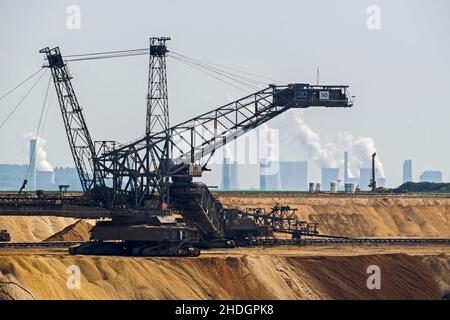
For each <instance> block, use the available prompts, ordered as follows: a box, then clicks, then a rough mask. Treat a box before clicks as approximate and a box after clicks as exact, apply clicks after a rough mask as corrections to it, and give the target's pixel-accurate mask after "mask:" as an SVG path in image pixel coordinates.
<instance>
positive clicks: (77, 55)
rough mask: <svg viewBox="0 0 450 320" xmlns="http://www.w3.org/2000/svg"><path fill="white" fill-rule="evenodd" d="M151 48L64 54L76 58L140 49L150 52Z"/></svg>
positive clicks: (66, 56)
mask: <svg viewBox="0 0 450 320" xmlns="http://www.w3.org/2000/svg"><path fill="white" fill-rule="evenodd" d="M149 50H150V49H149V48H142V49H128V50H116V51H104V52H92V53H80V54H70V55H65V56H63V58H75V57H85V56H97V55H108V54H117V53H131V52H139V51H147V53H148V51H149Z"/></svg>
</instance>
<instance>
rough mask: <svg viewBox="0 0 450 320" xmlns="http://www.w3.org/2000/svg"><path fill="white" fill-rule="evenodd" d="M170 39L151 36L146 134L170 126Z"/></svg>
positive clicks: (160, 130)
mask: <svg viewBox="0 0 450 320" xmlns="http://www.w3.org/2000/svg"><path fill="white" fill-rule="evenodd" d="M168 40H170V38H168V37H152V38H150V63H149V75H148V94H147V123H146V134H151V133H158V132H162V131H164V130H166V129H168V128H169V103H168V99H167V72H166V53H167V52H168V50H167V47H166V41H168Z"/></svg>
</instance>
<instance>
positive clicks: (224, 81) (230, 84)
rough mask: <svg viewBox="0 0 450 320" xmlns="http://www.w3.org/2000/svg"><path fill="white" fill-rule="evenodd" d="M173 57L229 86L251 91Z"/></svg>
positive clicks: (247, 91) (246, 91)
mask: <svg viewBox="0 0 450 320" xmlns="http://www.w3.org/2000/svg"><path fill="white" fill-rule="evenodd" d="M172 58H173V59H175V60H177V61H179V62H181V63H183V64H185V65H187V66H189V67H191V68H194V69H196V70H198V71H200V72H202V73H204V74H206V75H208V76H210V77H212V78H215V79H217V80H219V81H222V82H223V83H226V84H227V85H229V86H231V87H233V88H236V89H238V90H241V91H244V92H245V93H250V91H249V90H247V89H244V88H241V87H238V86H236V85H234V84H232V83H231V82H228V81H226V80H223V79H221V78H219V77H217V76H215V75H213V74H210V73H208V72H206V71H205V70H202V69H200V68H198V67H196V66H194V65H192V64H190V63H188V62H185V61H183V60H181V59H179V58H177V57H174V56H172Z"/></svg>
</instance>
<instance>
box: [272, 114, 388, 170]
mask: <svg viewBox="0 0 450 320" xmlns="http://www.w3.org/2000/svg"><path fill="white" fill-rule="evenodd" d="M296 111H297V110H296ZM280 120H281V122H280V124H281V125H282V127H283V128H293V129H292V130H283V129H281V135H282V136H283V138H282V141H285V143H286V144H287V146H288V147H289V150H291V151H292V152H295V150H300V151H303V152H306V156H307V158H308V159H310V160H312V161H313V162H314V163H315V164H316V165H317V166H319V167H320V168H338V167H343V165H344V159H343V157H344V151H348V154H349V166H350V169H349V177H354V176H358V175H359V174H358V172H359V169H360V168H371V167H372V164H371V161H372V159H371V155H372V154H373V153H374V152H376V146H375V141H374V140H373V138H371V137H354V136H353V135H352V134H351V133H349V132H346V131H343V132H339V133H337V134H336V135H334V136H333V137H332V138H329V139H328V140H325V139H323V138H321V137H320V135H319V134H318V133H316V132H314V130H312V129H311V127H309V126H308V125H307V124H306V123H305V121H304V120H303V118H302V116H301V112H292V113H289V116H287V115H284V116H283V117H282V118H281V119H280ZM280 127H281V126H280ZM375 165H376V168H377V174H378V175H379V176H380V177H382V178H385V173H384V168H383V164H382V162H381V161H380V157H379V155H377V157H376V162H375Z"/></svg>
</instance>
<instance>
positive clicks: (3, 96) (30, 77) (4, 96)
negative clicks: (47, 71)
mask: <svg viewBox="0 0 450 320" xmlns="http://www.w3.org/2000/svg"><path fill="white" fill-rule="evenodd" d="M41 71H42V68H40V69H39V70H38V71H36V72H35V73H33V74H32V75H31V76H29V77H28V78H26V79H25V80H23V81H22V82H20V83H19V84H18V85H17V86H15V87H14V88H12V89H11V90H9V91H8V92H7V93H5V94H4V95H2V96H1V97H0V100H3V98H6V97H7V96H8V95H9V94H10V93H12V92H13V91H14V90H16V89H18V88H19V87H20V86H21V85H23V84H25V83H26V82H28V80H30V79H32V78H33V77H34V76H35V75H37V74H38V73H39V72H41Z"/></svg>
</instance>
